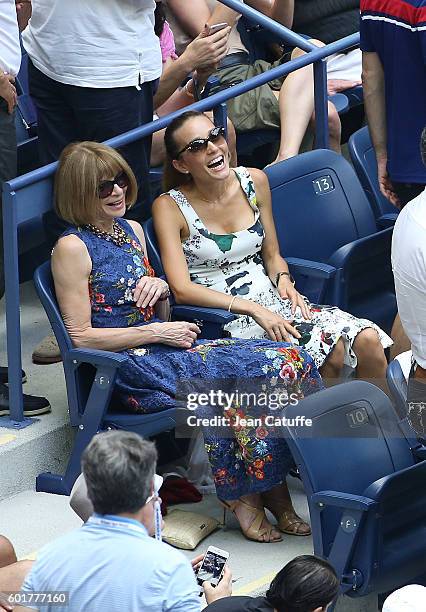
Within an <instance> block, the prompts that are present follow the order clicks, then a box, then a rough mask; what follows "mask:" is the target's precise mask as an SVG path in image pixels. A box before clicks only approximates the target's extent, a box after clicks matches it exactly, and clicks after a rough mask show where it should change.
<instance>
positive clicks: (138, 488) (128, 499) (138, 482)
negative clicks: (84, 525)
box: [81, 430, 157, 514]
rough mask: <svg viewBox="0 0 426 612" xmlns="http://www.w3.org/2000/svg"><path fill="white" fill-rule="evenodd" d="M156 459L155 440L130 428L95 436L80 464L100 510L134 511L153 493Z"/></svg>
mask: <svg viewBox="0 0 426 612" xmlns="http://www.w3.org/2000/svg"><path fill="white" fill-rule="evenodd" d="M156 462H157V451H156V449H155V446H154V444H153V443H152V442H148V441H147V440H144V439H143V438H141V437H140V436H139V435H138V434H135V433H132V432H129V431H118V430H116V431H107V432H103V433H100V434H97V435H96V436H94V437H93V438H92V440H91V442H90V444H89V445H88V446H87V448H86V449H85V450H84V452H83V454H82V457H81V466H82V470H83V474H84V477H85V479H86V484H87V493H88V496H89V499H90V501H91V502H92V504H93V507H94V509H95V512H97V513H98V514H121V513H123V512H126V513H127V512H129V513H132V514H133V513H135V512H137V511H138V510H140V509H141V508H142V507H143V506H144V505H145V502H146V499H147V498H148V497H149V495H150V494H151V487H152V480H153V478H154V473H155V467H156Z"/></svg>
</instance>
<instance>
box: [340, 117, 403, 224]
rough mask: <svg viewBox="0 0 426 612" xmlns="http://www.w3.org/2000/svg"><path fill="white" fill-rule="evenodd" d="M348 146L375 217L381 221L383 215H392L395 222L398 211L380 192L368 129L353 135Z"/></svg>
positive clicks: (374, 154) (362, 129) (374, 155)
mask: <svg viewBox="0 0 426 612" xmlns="http://www.w3.org/2000/svg"><path fill="white" fill-rule="evenodd" d="M348 146H349V154H350V156H351V160H352V163H353V165H354V168H355V172H356V173H357V175H358V178H359V181H360V183H361V185H362V187H363V189H364V191H365V194H366V196H367V198H368V201H369V202H370V206H371V209H372V211H373V213H374V216H375V217H376V219H377V220H378V221H379V220H380V219H381V217H382V216H383V215H392V216H393V217H394V221H395V220H396V217H397V215H398V211H397V209H396V208H395V206H392V204H391V203H390V202H389V200H387V198H385V196H384V195H383V194H382V192H381V191H380V187H379V181H378V178H377V161H376V153H375V151H374V147H373V144H372V142H371V138H370V132H369V131H368V127H367V126H365V127H363V128H361V129H360V130H358V131H357V132H355V133H354V134H352V136H351V137H350V139H349V143H348Z"/></svg>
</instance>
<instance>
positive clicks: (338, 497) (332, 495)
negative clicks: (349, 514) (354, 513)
mask: <svg viewBox="0 0 426 612" xmlns="http://www.w3.org/2000/svg"><path fill="white" fill-rule="evenodd" d="M311 500H312V502H313V503H314V504H317V505H319V504H323V505H324V506H337V507H338V508H344V509H346V510H362V511H364V512H369V511H371V510H372V509H373V508H374V507H375V506H377V502H376V501H374V500H373V499H370V498H369V497H364V496H363V495H352V494H351V493H342V492H341V491H319V492H318V493H314V494H313V495H312V497H311Z"/></svg>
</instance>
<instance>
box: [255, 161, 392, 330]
mask: <svg viewBox="0 0 426 612" xmlns="http://www.w3.org/2000/svg"><path fill="white" fill-rule="evenodd" d="M265 172H266V174H267V176H268V179H269V183H270V187H271V191H272V207H273V214H274V219H275V225H276V229H277V235H278V240H279V244H280V250H281V254H282V255H283V256H284V257H285V258H286V259H287V261H288V263H289V265H291V267H292V270H293V275H294V276H295V277H297V279H296V280H297V286H298V289H299V291H301V292H302V293H304V294H305V295H307V296H308V297H309V299H310V300H311V301H312V302H314V303H322V304H332V305H336V306H339V307H340V308H342V309H344V310H347V311H349V312H351V313H352V314H354V315H356V316H358V317H367V318H368V319H370V320H372V321H374V322H375V323H377V324H379V325H380V326H381V327H383V328H384V329H385V330H390V328H391V327H392V323H393V320H394V318H395V315H396V298H395V291H394V285H393V275H392V269H391V261H390V248H391V239H392V229H391V228H387V229H384V230H382V231H377V227H376V222H375V219H374V215H373V213H372V211H371V208H370V205H369V203H368V200H367V198H366V196H365V194H364V191H363V189H362V187H361V185H360V183H359V181H358V179H357V176H356V174H355V172H354V170H353V168H352V167H351V165H350V164H349V163H348V162H347V161H346V160H345V159H344V158H343V157H342V156H341V155H337V154H336V153H334V152H333V151H328V150H323V149H318V150H316V151H310V152H308V153H303V154H301V155H298V156H297V157H293V158H291V159H288V160H286V161H284V162H280V163H278V164H274V165H273V166H270V167H269V168H267V169H266V170H265Z"/></svg>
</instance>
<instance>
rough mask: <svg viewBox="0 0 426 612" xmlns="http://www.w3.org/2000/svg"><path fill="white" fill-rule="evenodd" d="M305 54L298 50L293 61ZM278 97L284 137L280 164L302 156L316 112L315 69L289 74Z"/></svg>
mask: <svg viewBox="0 0 426 612" xmlns="http://www.w3.org/2000/svg"><path fill="white" fill-rule="evenodd" d="M304 54H305V52H304V51H302V50H301V49H294V51H293V52H292V54H291V58H292V59H295V58H296V57H299V56H300V55H304ZM275 94H276V95H278V104H279V108H280V120H281V137H280V148H279V150H278V155H277V158H276V160H275V161H276V162H278V161H281V160H283V159H288V158H289V157H293V156H294V155H297V154H298V153H299V149H300V145H301V143H302V140H303V137H304V135H305V132H306V129H307V127H308V125H309V122H310V120H311V117H312V113H313V111H314V87H313V72H312V66H306V67H305V68H301V69H299V70H296V71H295V72H292V73H291V74H289V75H288V76H287V77H286V79H285V80H284V83H283V85H282V87H281V90H280V92H279V93H278V92H275Z"/></svg>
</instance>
